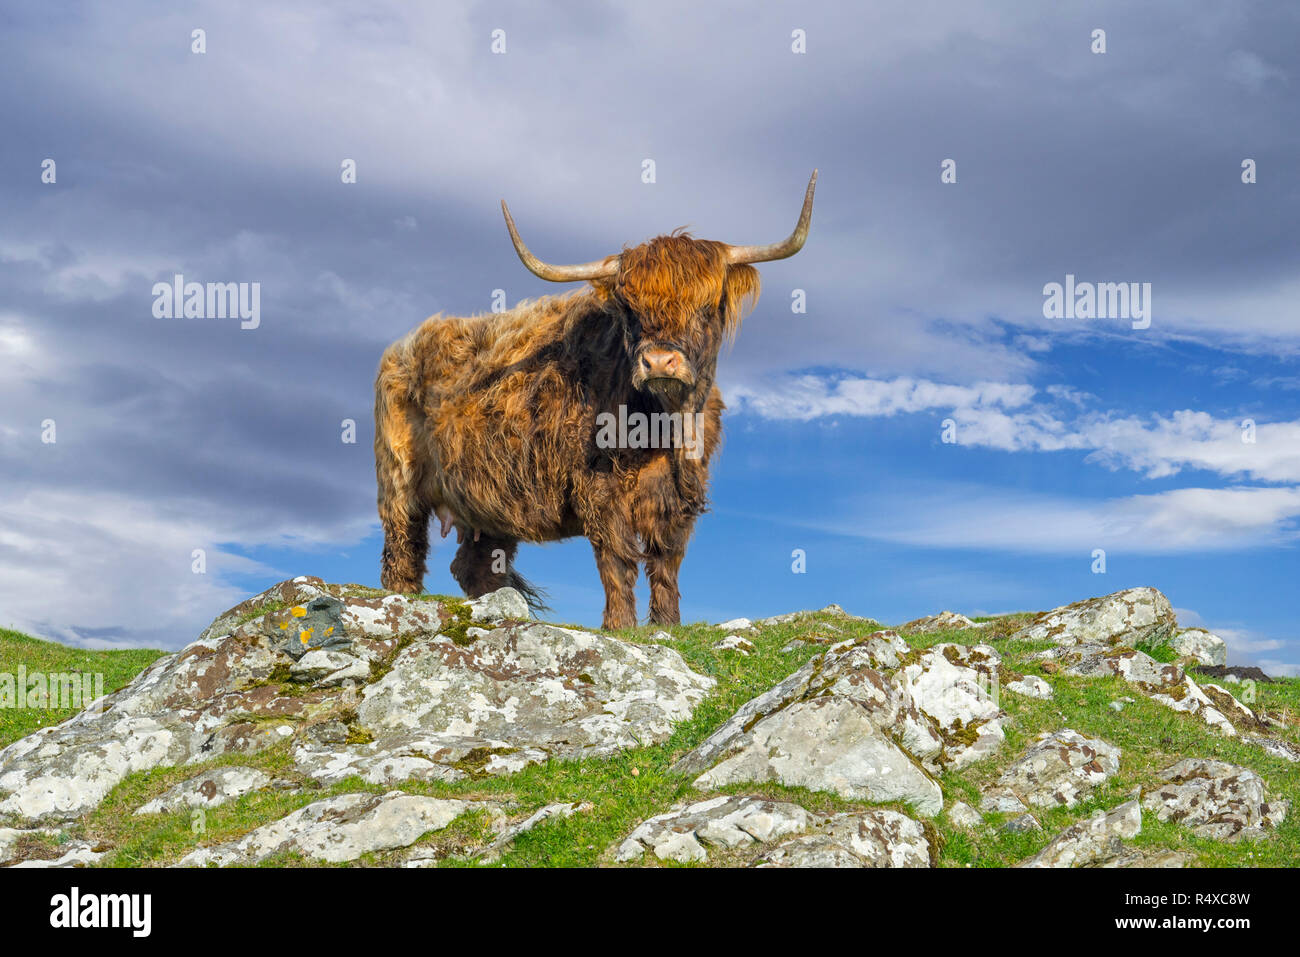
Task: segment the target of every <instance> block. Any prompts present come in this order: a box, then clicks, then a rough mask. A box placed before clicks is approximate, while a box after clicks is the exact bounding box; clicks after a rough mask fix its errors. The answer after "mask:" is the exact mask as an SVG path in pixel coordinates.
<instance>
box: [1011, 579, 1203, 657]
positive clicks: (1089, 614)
mask: <svg viewBox="0 0 1300 957" xmlns="http://www.w3.org/2000/svg"><path fill="white" fill-rule="evenodd" d="M1177 627H1178V618H1177V616H1176V615H1175V614H1174V609H1173V607H1172V606H1171V605H1170V604H1169V599H1168V598H1166V597H1165V596H1164V595H1162V594H1161V593H1160V592H1158V591H1156V589H1154V588H1129V589H1126V590H1124V591H1119V592H1115V593H1114V594H1113V595H1105V596H1103V597H1101V598H1089V599H1087V600H1086V601H1077V602H1074V603H1073V604H1071V605H1065V606H1063V607H1061V608H1054V609H1053V610H1051V611H1048V612H1044V613H1043V614H1041V615H1039V616H1037V617H1036V618H1034V619H1033V620H1032V621H1030V622H1029V623H1028V624H1027V625H1025V627H1023V628H1021V629H1020V630H1019V631H1017V632H1016V633H1015V634H1014V635H1013V636H1012V638H1013V639H1016V640H1022V641H1044V640H1048V641H1053V642H1055V643H1056V644H1058V645H1080V644H1098V645H1120V644H1122V645H1128V646H1130V647H1131V646H1133V645H1138V644H1142V643H1144V642H1146V643H1150V644H1159V643H1160V642H1161V641H1163V640H1165V639H1166V638H1168V637H1169V636H1171V635H1172V634H1173V633H1174V631H1175V630H1176V629H1177Z"/></svg>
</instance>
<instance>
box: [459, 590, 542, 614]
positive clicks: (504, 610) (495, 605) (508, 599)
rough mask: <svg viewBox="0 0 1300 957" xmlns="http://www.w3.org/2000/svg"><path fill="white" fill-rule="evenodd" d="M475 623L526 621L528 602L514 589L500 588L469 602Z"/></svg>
mask: <svg viewBox="0 0 1300 957" xmlns="http://www.w3.org/2000/svg"><path fill="white" fill-rule="evenodd" d="M468 604H469V609H470V617H471V618H472V619H473V620H474V621H505V620H508V619H509V620H515V621H526V620H527V619H528V614H529V612H528V601H527V600H526V599H525V598H524V596H523V595H521V594H520V593H519V592H518V591H517V590H516V589H514V588H498V589H497V590H496V591H494V592H488V593H487V594H486V595H482V596H480V597H478V598H474V599H471V600H470V601H469V602H468Z"/></svg>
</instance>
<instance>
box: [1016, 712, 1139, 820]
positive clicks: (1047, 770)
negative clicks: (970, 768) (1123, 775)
mask: <svg viewBox="0 0 1300 957" xmlns="http://www.w3.org/2000/svg"><path fill="white" fill-rule="evenodd" d="M1119 759H1120V749H1119V748H1117V747H1115V746H1114V745H1112V744H1107V743H1106V742H1105V741H1102V740H1101V739H1100V738H1092V737H1088V736H1087V735H1084V734H1080V733H1079V732H1078V731H1074V730H1071V729H1069V728H1066V729H1064V730H1061V731H1054V732H1051V733H1044V734H1042V735H1040V736H1039V738H1038V740H1037V741H1036V742H1035V743H1034V744H1032V745H1031V746H1030V747H1029V748H1028V749H1027V750H1026V751H1025V753H1024V754H1023V755H1021V756H1020V757H1019V758H1017V759H1016V761H1015V762H1014V763H1012V765H1011V766H1010V767H1008V768H1007V769H1006V770H1005V771H1003V772H1002V776H1001V777H999V778H998V786H999V787H1001V788H1004V789H1006V790H1008V791H1011V792H1013V793H1014V794H1015V795H1016V796H1017V797H1019V798H1020V799H1021V800H1023V801H1025V802H1026V803H1028V804H1031V805H1033V806H1034V807H1061V806H1064V807H1074V806H1075V805H1076V804H1078V803H1079V801H1081V800H1082V799H1083V798H1085V797H1086V796H1087V795H1088V794H1089V793H1091V792H1092V790H1093V788H1095V787H1097V786H1098V785H1100V784H1103V783H1105V782H1106V781H1107V780H1108V779H1109V778H1110V777H1112V776H1113V775H1114V774H1115V772H1116V771H1118V770H1119Z"/></svg>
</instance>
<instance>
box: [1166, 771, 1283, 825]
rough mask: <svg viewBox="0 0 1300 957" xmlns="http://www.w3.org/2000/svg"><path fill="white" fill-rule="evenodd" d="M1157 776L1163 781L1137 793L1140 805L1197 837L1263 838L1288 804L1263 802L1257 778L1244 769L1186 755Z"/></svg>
mask: <svg viewBox="0 0 1300 957" xmlns="http://www.w3.org/2000/svg"><path fill="white" fill-rule="evenodd" d="M1160 776H1161V777H1162V778H1164V780H1165V781H1166V782H1168V783H1166V784H1163V785H1161V786H1159V787H1157V788H1155V789H1153V790H1151V791H1148V792H1147V793H1146V794H1145V795H1143V797H1142V806H1143V807H1144V808H1147V809H1148V810H1151V811H1154V812H1155V813H1156V816H1157V817H1158V818H1159V819H1160V820H1162V821H1178V822H1180V823H1182V824H1185V825H1187V826H1188V827H1190V828H1191V829H1192V833H1194V834H1197V835H1198V836H1200V837H1208V838H1212V839H1214V840H1220V841H1238V840H1242V839H1243V838H1250V839H1258V838H1262V837H1267V836H1268V834H1269V833H1270V832H1271V831H1272V829H1273V828H1274V827H1276V826H1277V825H1278V824H1280V823H1281V822H1282V820H1283V819H1284V818H1285V817H1286V812H1287V809H1288V802H1286V801H1283V800H1269V798H1268V794H1267V790H1266V788H1265V787H1264V781H1263V779H1261V778H1260V776H1259V775H1257V774H1256V773H1255V772H1254V771H1251V770H1250V769H1249V768H1243V767H1240V766H1238V765H1235V764H1229V763H1227V762H1226V761H1215V760H1212V759H1209V758H1187V759H1185V760H1182V761H1179V762H1178V763H1177V764H1175V765H1173V766H1172V767H1170V768H1167V769H1166V770H1165V771H1164V772H1163V773H1162V774H1161V775H1160Z"/></svg>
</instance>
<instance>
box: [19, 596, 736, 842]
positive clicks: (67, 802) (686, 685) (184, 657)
mask: <svg viewBox="0 0 1300 957" xmlns="http://www.w3.org/2000/svg"><path fill="white" fill-rule="evenodd" d="M478 601H479V605H478V606H477V607H479V608H480V610H483V609H486V611H484V612H483V613H484V614H487V613H488V612H490V613H491V614H493V615H495V614H498V613H503V614H504V613H509V614H513V613H514V612H516V611H518V610H519V609H518V607H517V603H516V602H514V599H513V598H512V597H511V596H510V595H502V594H501V593H500V592H497V593H493V594H492V595H486V596H484V597H483V598H482V599H479V600H478ZM520 601H522V599H520ZM463 615H464V610H463V608H462V607H460V606H456V605H455V604H454V603H453V604H452V605H447V606H444V605H443V604H441V603H439V602H438V601H433V600H428V599H420V598H415V597H412V596H408V595H384V594H383V593H380V592H376V591H375V590H373V589H365V588H361V587H360V586H339V585H326V584H325V583H324V582H322V581H321V580H320V579H310V578H299V579H294V580H292V581H287V582H281V583H279V584H278V585H275V586H273V587H272V588H270V589H268V590H267V591H265V592H263V593H262V594H261V595H258V596H255V597H254V598H251V599H249V600H248V601H246V602H243V603H241V604H240V605H237V606H236V607H235V608H232V609H231V610H230V611H228V612H226V613H224V614H223V615H221V616H220V617H219V618H218V619H217V620H216V621H215V622H214V623H213V624H212V625H211V626H210V627H209V628H207V629H206V630H205V631H204V637H202V638H200V639H199V640H198V641H196V642H193V643H192V644H190V645H188V646H187V647H186V648H184V649H182V650H181V651H180V652H179V653H177V654H174V655H168V656H165V657H163V658H160V659H158V660H157V661H156V662H154V663H153V664H152V665H150V666H149V667H148V668H147V669H145V670H144V671H143V672H142V673H141V674H139V675H138V676H136V678H135V679H134V680H133V681H131V682H130V683H129V684H128V685H127V686H126V687H124V688H122V689H120V690H119V691H117V692H115V693H114V694H112V695H108V696H106V697H105V698H104V699H102V701H101V702H99V703H98V705H97V706H96V707H93V708H90V709H88V710H86V711H83V712H82V713H80V714H78V715H76V716H74V717H73V718H71V719H69V720H68V721H65V722H63V723H62V724H59V725H56V726H53V727H48V728H43V729H41V730H39V731H37V732H35V733H34V734H31V735H29V736H27V737H25V738H23V739H21V740H19V741H16V742H14V743H13V744H11V745H10V746H9V747H7V748H5V749H4V750H3V751H0V824H18V825H24V826H31V825H33V824H49V823H58V822H68V821H72V820H75V819H76V818H78V817H80V816H81V815H83V814H85V813H86V812H87V811H90V810H91V809H93V808H94V807H95V806H96V805H98V804H99V803H100V801H102V800H103V798H104V797H105V795H107V794H108V792H109V791H110V790H112V788H114V787H115V786H116V785H117V784H119V783H120V782H121V781H122V779H123V778H125V777H126V776H127V775H128V774H131V773H133V772H136V771H144V770H148V769H150V768H154V767H160V766H176V765H183V764H189V763H198V762H204V761H209V760H211V759H212V758H215V757H218V756H220V755H223V754H228V753H254V752H257V751H260V750H263V749H265V748H266V747H269V746H270V745H273V744H276V743H278V742H281V741H284V740H286V739H290V738H292V739H294V742H295V754H296V757H297V762H298V767H299V770H304V771H306V773H309V774H313V773H316V772H320V774H321V779H322V780H323V781H327V782H332V781H336V780H341V779H342V778H343V777H346V776H347V775H348V774H352V773H355V774H358V775H360V776H361V777H363V778H364V779H366V780H368V781H371V782H374V783H395V782H397V781H400V780H405V779H406V777H419V778H424V779H428V780H451V779H455V778H456V777H458V776H460V777H463V776H464V775H465V774H467V773H474V774H477V773H485V774H492V773H505V772H508V771H511V770H518V769H519V768H521V767H523V766H525V765H526V764H528V763H534V762H537V761H544V760H546V759H547V758H548V757H583V756H594V755H607V754H611V753H613V752H615V751H617V750H618V749H620V748H625V747H634V746H640V745H646V744H655V743H659V742H661V741H663V740H664V739H666V738H667V736H668V735H669V734H670V733H671V730H672V727H673V725H674V724H675V723H676V722H678V721H681V720H683V719H684V718H686V717H688V716H689V715H690V713H691V712H692V711H693V709H694V707H695V705H697V704H698V703H699V701H700V700H701V698H703V696H704V694H705V693H706V692H707V690H708V689H709V688H711V687H712V686H713V683H714V682H713V679H712V678H708V677H705V676H703V675H699V674H696V673H695V672H693V671H691V670H690V669H689V668H688V667H687V666H686V664H685V662H683V661H682V659H681V657H680V656H679V655H678V654H677V653H676V652H675V651H673V650H671V649H669V648H664V647H661V646H657V645H638V644H633V643H631V642H624V641H618V640H616V639H613V638H606V637H603V636H600V635H594V634H589V633H586V632H578V631H570V630H565V629H559V628H551V627H550V626H547V625H540V624H529V623H525V624H517V625H511V626H509V627H506V628H498V629H495V630H493V631H491V632H483V633H482V634H481V636H480V637H478V638H477V639H472V638H468V637H467V632H468V629H466V628H465V621H464V620H463ZM463 633H464V634H463ZM458 641H460V642H465V641H468V642H469V644H458V643H457V642H458ZM416 738H418V741H417V740H416ZM417 750H418V751H419V753H418V754H417V753H416V751H417ZM444 762H445V763H444Z"/></svg>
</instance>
